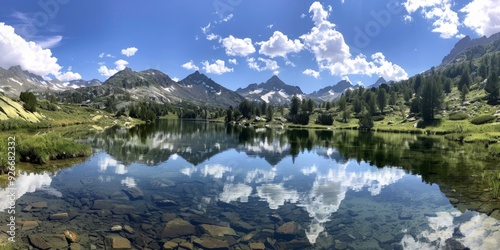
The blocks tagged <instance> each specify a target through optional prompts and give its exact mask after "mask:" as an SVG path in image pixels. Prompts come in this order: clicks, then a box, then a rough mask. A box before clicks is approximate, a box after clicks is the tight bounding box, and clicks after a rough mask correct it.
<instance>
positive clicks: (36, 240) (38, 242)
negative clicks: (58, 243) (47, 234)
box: [28, 234, 51, 250]
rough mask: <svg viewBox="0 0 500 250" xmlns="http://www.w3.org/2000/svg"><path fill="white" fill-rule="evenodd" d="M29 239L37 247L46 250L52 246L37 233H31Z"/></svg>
mask: <svg viewBox="0 0 500 250" xmlns="http://www.w3.org/2000/svg"><path fill="white" fill-rule="evenodd" d="M28 239H29V241H30V243H31V245H33V246H34V247H36V248H39V249H42V250H46V249H49V248H50V247H51V246H50V245H49V243H47V242H46V241H45V240H44V239H43V238H42V237H40V236H38V235H35V234H32V235H29V236H28Z"/></svg>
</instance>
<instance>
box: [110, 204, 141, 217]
mask: <svg viewBox="0 0 500 250" xmlns="http://www.w3.org/2000/svg"><path fill="white" fill-rule="evenodd" d="M135 211H136V209H135V207H132V206H129V205H121V204H120V205H116V206H115V207H114V208H113V209H112V210H111V212H113V214H117V215H121V214H130V213H134V212H135Z"/></svg>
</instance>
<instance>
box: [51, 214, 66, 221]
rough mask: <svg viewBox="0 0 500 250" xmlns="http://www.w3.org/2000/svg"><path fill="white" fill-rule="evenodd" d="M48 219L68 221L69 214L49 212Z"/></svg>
mask: <svg viewBox="0 0 500 250" xmlns="http://www.w3.org/2000/svg"><path fill="white" fill-rule="evenodd" d="M49 219H50V220H58V221H68V220H69V215H68V213H57V214H51V215H50V217H49Z"/></svg>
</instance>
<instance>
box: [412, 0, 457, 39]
mask: <svg viewBox="0 0 500 250" xmlns="http://www.w3.org/2000/svg"><path fill="white" fill-rule="evenodd" d="M403 6H404V7H405V9H406V11H408V14H410V15H411V14H412V13H414V12H416V11H417V10H419V9H421V13H422V16H423V17H424V18H425V19H427V20H429V21H432V22H433V23H432V26H433V27H434V29H433V30H432V32H436V33H439V36H440V37H441V38H452V37H454V36H455V35H456V34H457V33H458V26H459V25H460V21H459V19H458V14H457V13H456V12H455V11H453V10H452V9H451V6H452V2H451V0H407V1H406V2H404V3H403ZM407 20H411V19H408V18H407V17H405V21H407Z"/></svg>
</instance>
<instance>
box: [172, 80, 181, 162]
mask: <svg viewBox="0 0 500 250" xmlns="http://www.w3.org/2000/svg"><path fill="white" fill-rule="evenodd" d="M172 80H173V81H174V82H178V81H179V80H180V79H179V77H172ZM173 158H176V159H177V155H176V156H173V155H172V159H173ZM173 160H175V159H173Z"/></svg>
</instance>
